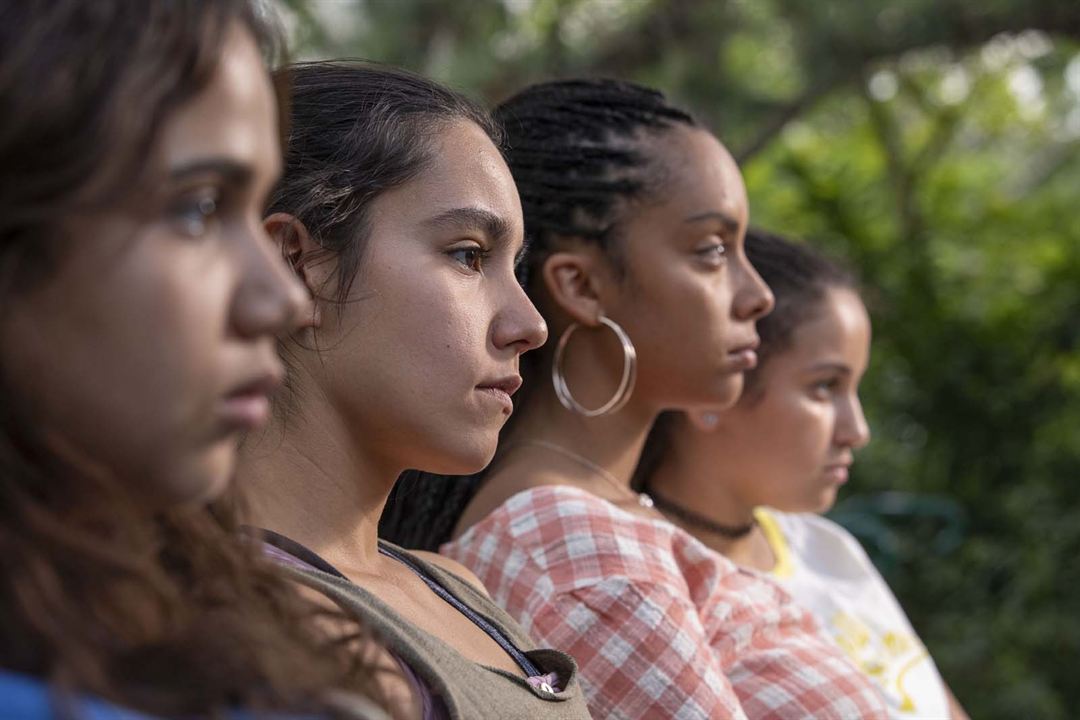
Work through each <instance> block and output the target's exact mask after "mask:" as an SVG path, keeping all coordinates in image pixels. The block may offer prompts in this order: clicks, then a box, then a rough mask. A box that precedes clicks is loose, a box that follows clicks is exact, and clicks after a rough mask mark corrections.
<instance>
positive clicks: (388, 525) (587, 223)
mask: <svg viewBox="0 0 1080 720" xmlns="http://www.w3.org/2000/svg"><path fill="white" fill-rule="evenodd" d="M494 115H495V120H496V122H498V123H499V124H500V125H501V126H502V128H503V131H504V138H505V148H506V150H505V153H506V161H507V164H508V165H509V166H510V172H511V173H512V174H513V176H514V181H515V182H516V183H517V188H518V193H519V194H520V196H521V207H522V211H523V212H524V216H525V235H526V238H527V241H528V246H529V253H528V255H527V257H526V260H525V262H523V263H521V265H519V266H518V277H519V279H520V280H521V282H522V285H524V286H525V289H526V291H528V292H529V294H530V296H533V297H534V298H535V295H534V293H533V290H534V288H531V287H530V277H531V276H532V275H533V273H532V272H531V270H532V269H533V268H536V267H538V266H539V265H540V264H541V263H542V262H543V261H544V259H545V258H546V257H547V256H548V255H550V254H551V252H552V251H553V250H554V249H555V247H554V244H555V242H556V240H557V238H559V237H567V238H579V239H582V240H585V241H587V242H592V243H597V244H598V245H599V246H600V247H601V248H602V249H603V250H604V252H605V253H606V254H607V255H608V257H609V258H611V259H612V261H613V263H615V264H616V267H618V264H617V263H618V255H617V247H616V246H615V244H614V242H613V241H614V240H615V239H616V238H617V237H618V229H619V222H620V220H621V219H622V218H621V213H620V210H622V209H623V208H624V207H625V206H626V204H627V203H629V202H631V201H633V200H635V199H638V198H640V197H641V196H642V195H645V194H647V193H648V192H650V191H651V190H652V189H653V187H654V186H655V185H656V184H657V183H656V179H657V171H658V168H657V167H656V166H655V164H654V163H653V161H652V159H651V158H650V157H649V154H648V152H647V151H646V149H645V147H644V146H643V142H642V141H643V140H644V139H645V138H646V137H647V136H648V135H649V134H656V133H662V132H665V131H668V130H670V129H673V128H676V127H679V126H685V127H697V126H698V125H697V122H696V121H695V120H694V118H693V117H692V116H691V115H690V114H689V113H687V112H685V111H683V110H680V109H679V108H677V107H674V106H673V105H671V104H669V102H668V101H667V99H666V98H665V97H664V95H663V94H662V93H660V92H657V91H656V90H651V89H649V88H646V87H642V86H640V85H635V84H633V83H629V82H623V81H619V80H604V79H587V80H558V81H554V82H547V83H540V84H537V85H532V86H530V87H527V88H525V89H524V90H522V91H521V92H519V93H518V94H517V95H514V96H513V97H511V98H510V99H509V100H506V101H505V102H503V103H502V104H501V105H499V106H498V107H497V108H495V111H494ZM539 356H540V353H529V354H527V355H525V356H523V357H522V360H521V374H522V375H523V376H524V377H525V379H526V381H525V387H524V388H523V389H522V392H520V393H518V395H517V402H518V404H522V403H526V402H528V395H529V393H528V388H529V386H530V385H531V384H532V383H535V382H540V381H541V380H540V376H539V375H538V374H537V373H536V368H535V363H536V362H537V359H538V357H539ZM506 430H507V428H506V427H504V428H503V435H504V436H505V434H506ZM482 482H483V474H478V475H474V476H469V477H445V476H438V475H432V474H430V473H423V472H416V471H410V472H408V473H405V474H404V475H402V477H401V478H399V479H398V482H397V485H396V486H395V488H394V491H393V493H391V495H390V498H389V500H388V501H387V504H386V510H385V511H384V513H383V516H382V519H381V521H380V523H379V533H380V535H381V536H382V537H384V538H386V539H388V540H390V541H392V542H395V543H397V544H399V545H402V546H404V547H407V548H415V549H422V550H437V549H438V547H439V545H441V544H442V543H444V542H447V541H448V540H450V536H451V533H452V532H453V529H454V527H455V526H456V525H457V522H458V520H459V519H460V518H461V514H462V512H463V511H464V510H465V507H466V506H467V505H468V504H469V501H470V500H471V499H472V497H473V495H474V494H475V493H476V490H477V489H478V488H479V487H480V484H481V483H482Z"/></svg>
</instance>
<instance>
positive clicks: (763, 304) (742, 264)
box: [731, 255, 776, 321]
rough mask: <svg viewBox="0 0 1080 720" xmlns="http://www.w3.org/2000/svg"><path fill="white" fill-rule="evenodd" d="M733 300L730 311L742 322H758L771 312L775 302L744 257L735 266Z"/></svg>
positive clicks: (770, 292)
mask: <svg viewBox="0 0 1080 720" xmlns="http://www.w3.org/2000/svg"><path fill="white" fill-rule="evenodd" d="M736 265H737V270H736V279H735V282H736V286H735V299H734V302H733V303H732V306H731V309H732V312H733V313H734V314H735V317H736V318H738V319H739V320H743V321H754V320H760V319H761V318H763V317H765V316H766V315H768V314H769V313H770V312H772V309H773V306H774V305H775V304H776V300H775V298H774V297H773V294H772V290H770V289H769V286H768V285H766V284H765V281H764V280H762V279H761V276H760V275H758V272H757V270H755V269H754V266H753V265H751V264H750V261H749V260H748V259H747V258H746V256H745V255H744V256H742V257H741V258H739V262H738V263H737V264H736Z"/></svg>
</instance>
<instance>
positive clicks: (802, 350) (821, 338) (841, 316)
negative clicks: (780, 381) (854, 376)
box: [789, 288, 870, 366]
mask: <svg viewBox="0 0 1080 720" xmlns="http://www.w3.org/2000/svg"><path fill="white" fill-rule="evenodd" d="M792 340H793V341H792V346H791V352H790V353H789V354H790V355H792V356H793V357H794V358H795V359H797V360H803V361H806V362H815V361H817V360H819V359H821V358H822V357H823V356H835V357H837V358H844V359H846V360H847V363H848V364H853V365H855V366H860V365H862V364H864V363H865V360H864V358H865V356H866V354H867V353H868V351H869V343H870V316H869V314H868V313H867V312H866V306H865V305H864V304H863V302H862V300H861V299H860V298H859V296H858V295H857V294H856V293H855V292H853V291H852V290H849V289H847V288H829V289H828V290H826V291H825V295H824V296H823V297H822V299H821V301H820V302H819V303H818V305H817V307H815V308H814V311H813V313H812V315H811V316H810V317H809V318H808V319H807V320H806V321H805V322H803V323H801V324H800V325H799V326H798V327H796V328H795V330H794V332H793V333H792Z"/></svg>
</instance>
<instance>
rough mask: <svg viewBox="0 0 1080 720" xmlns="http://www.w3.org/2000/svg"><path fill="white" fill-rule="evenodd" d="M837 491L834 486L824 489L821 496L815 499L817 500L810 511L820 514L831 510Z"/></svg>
mask: <svg viewBox="0 0 1080 720" xmlns="http://www.w3.org/2000/svg"><path fill="white" fill-rule="evenodd" d="M837 492H838V489H837V488H835V487H830V488H827V489H826V490H824V491H823V492H822V494H821V496H820V497H819V498H818V499H817V502H816V503H815V507H814V509H813V511H812V512H815V513H817V514H818V515H822V514H824V513H827V512H829V511H830V510H832V508H833V505H835V504H836V495H837Z"/></svg>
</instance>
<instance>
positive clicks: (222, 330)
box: [0, 0, 382, 719]
mask: <svg viewBox="0 0 1080 720" xmlns="http://www.w3.org/2000/svg"><path fill="white" fill-rule="evenodd" d="M263 38H265V32H264V30H263V27H262V25H261V23H260V21H259V20H258V19H257V16H256V14H255V12H254V11H253V9H252V8H251V7H250V6H249V5H248V4H247V3H246V2H241V1H231V0H219V1H218V2H213V3H207V2H201V1H198V0H171V1H169V2H164V1H159V0H141V1H140V2H134V3H133V2H127V1H126V0H94V2H92V3H87V2H83V0H50V1H49V2H37V1H28V2H17V3H4V4H3V6H2V9H0V105H2V107H3V108H4V112H3V114H2V115H0V308H2V311H0V554H2V556H3V558H4V569H3V572H2V573H0V706H2V708H3V710H2V711H0V714H2V715H3V717H4V718H49V717H53V716H60V717H117V716H120V715H122V716H123V717H132V716H133V714H132V713H128V712H126V711H120V710H119V709H118V708H119V707H126V708H133V709H135V710H141V711H143V712H148V713H153V714H160V715H162V716H172V717H176V716H184V717H199V716H209V715H218V714H219V713H226V712H228V711H229V710H231V709H237V708H241V709H245V710H251V711H259V710H280V711H285V712H290V713H293V712H304V713H307V712H309V711H311V712H317V713H319V714H320V716H322V715H323V714H324V713H323V711H326V712H331V711H333V712H337V713H340V714H342V715H346V716H349V717H365V718H372V719H373V718H376V717H382V714H381V713H379V712H377V711H375V710H374V708H373V707H372V706H371V705H370V704H368V703H365V702H362V701H361V700H360V698H359V697H358V696H356V697H351V696H348V695H346V694H343V693H342V692H341V691H347V690H356V689H363V688H364V687H365V686H366V683H367V679H366V678H367V677H368V675H367V670H365V669H364V668H362V667H361V663H360V662H358V657H357V656H356V655H355V654H354V652H353V650H354V648H353V647H347V646H346V644H344V643H343V642H342V638H341V637H340V635H339V634H338V632H337V631H336V630H335V631H333V632H331V631H329V630H328V629H325V627H324V626H323V625H321V624H320V622H321V621H320V619H319V618H320V617H321V616H323V615H325V613H324V611H323V610H322V608H320V607H319V606H317V605H315V604H313V603H310V602H308V601H306V600H304V599H303V597H302V596H301V595H300V593H299V591H298V589H297V588H296V586H295V585H294V584H293V583H291V582H290V581H288V580H287V579H284V578H282V577H281V576H280V575H279V574H278V573H277V572H276V570H274V566H272V565H271V564H270V563H267V562H265V560H264V559H263V558H262V554H261V548H256V547H254V545H253V543H251V542H250V541H246V540H244V539H242V538H241V537H240V536H239V535H238V534H236V532H235V531H236V528H235V527H234V525H235V523H234V521H233V513H232V512H231V510H230V507H231V505H230V504H228V503H217V504H214V505H212V506H211V511H208V510H207V509H206V504H207V503H208V502H211V501H214V500H215V499H217V498H219V497H220V496H221V495H222V494H223V492H224V491H225V490H226V489H227V485H228V482H229V478H230V476H231V474H232V471H233V466H234V463H235V456H236V443H237V440H238V437H239V434H240V433H241V432H244V431H247V430H250V429H251V428H253V427H255V426H257V425H258V424H259V423H261V422H262V421H263V420H264V419H265V416H266V414H267V408H268V398H267V394H268V393H269V392H270V390H272V389H273V387H274V386H275V385H276V384H277V383H278V382H279V381H280V377H281V374H282V368H281V363H280V361H279V360H278V358H277V357H276V355H275V352H274V342H275V336H276V335H277V334H278V333H280V332H284V331H288V330H290V329H292V328H294V327H296V326H297V324H298V322H299V321H300V320H301V319H302V318H303V317H304V316H306V315H307V313H306V308H307V305H308V303H307V299H306V297H305V294H304V291H303V288H302V286H300V285H299V284H298V283H296V282H295V279H294V278H292V277H291V275H290V274H289V272H288V269H287V268H286V266H285V265H284V264H282V263H281V260H280V258H278V257H276V254H275V252H274V249H273V247H272V245H271V244H270V242H269V241H268V239H267V237H266V235H265V233H264V231H263V229H262V225H261V219H262V218H261V210H262V207H263V202H264V200H265V196H266V194H267V193H268V192H269V190H270V189H271V187H272V186H273V183H274V181H275V179H276V177H277V175H278V172H279V168H280V150H279V138H278V128H277V110H276V105H275V98H274V93H273V88H272V86H271V84H270V79H269V75H268V73H267V70H266V68H265V66H264V64H263V60H262V57H261V53H260V47H259V44H260V42H261V41H262V39H263ZM337 627H338V628H341V629H344V627H345V626H343V625H340V624H339V625H338V626H337ZM106 703H108V704H106ZM335 708H336V710H335Z"/></svg>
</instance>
